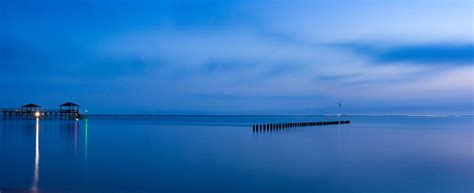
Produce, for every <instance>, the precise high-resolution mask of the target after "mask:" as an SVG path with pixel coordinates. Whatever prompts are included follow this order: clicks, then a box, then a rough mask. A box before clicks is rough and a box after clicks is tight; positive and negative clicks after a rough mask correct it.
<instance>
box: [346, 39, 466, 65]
mask: <svg viewBox="0 0 474 193" xmlns="http://www.w3.org/2000/svg"><path fill="white" fill-rule="evenodd" d="M345 46H347V47H348V48H349V49H351V50H353V51H355V52H357V53H358V54H361V55H363V56H366V57H368V58H370V59H371V60H372V61H373V62H374V63H376V64H379V63H380V64H386V63H389V64H393V63H411V64H414V65H417V64H421V65H454V66H458V65H474V44H450V43H446V44H408V45H394V46H390V45H389V46H386V45H385V46H384V45H383V44H382V45H377V44H372V45H369V44H347V45H345Z"/></svg>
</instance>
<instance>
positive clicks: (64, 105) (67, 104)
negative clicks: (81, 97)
mask: <svg viewBox="0 0 474 193" xmlns="http://www.w3.org/2000/svg"><path fill="white" fill-rule="evenodd" d="M59 106H61V107H78V106H79V105H78V104H76V103H72V102H67V103H64V104H62V105H59Z"/></svg>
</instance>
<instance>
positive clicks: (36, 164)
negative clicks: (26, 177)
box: [32, 118, 39, 192]
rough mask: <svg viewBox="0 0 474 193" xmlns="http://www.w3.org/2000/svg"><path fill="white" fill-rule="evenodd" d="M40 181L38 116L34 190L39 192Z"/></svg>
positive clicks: (37, 122) (37, 120)
mask: <svg viewBox="0 0 474 193" xmlns="http://www.w3.org/2000/svg"><path fill="white" fill-rule="evenodd" d="M38 181H39V118H36V148H35V171H34V174H33V186H32V190H33V192H38Z"/></svg>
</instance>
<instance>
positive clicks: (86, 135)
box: [84, 119, 89, 161]
mask: <svg viewBox="0 0 474 193" xmlns="http://www.w3.org/2000/svg"><path fill="white" fill-rule="evenodd" d="M88 130H89V129H88V124H87V119H86V129H85V132H86V133H85V138H84V139H85V150H84V153H85V159H86V161H87V142H88V139H87V138H88Z"/></svg>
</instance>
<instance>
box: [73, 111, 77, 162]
mask: <svg viewBox="0 0 474 193" xmlns="http://www.w3.org/2000/svg"><path fill="white" fill-rule="evenodd" d="M76 155H77V120H76V122H74V156H76Z"/></svg>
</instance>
